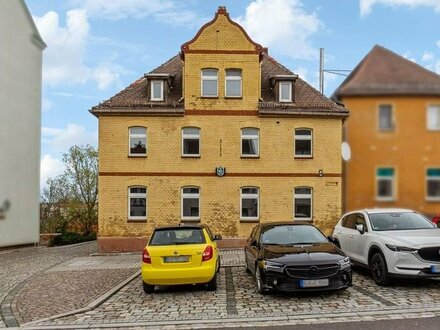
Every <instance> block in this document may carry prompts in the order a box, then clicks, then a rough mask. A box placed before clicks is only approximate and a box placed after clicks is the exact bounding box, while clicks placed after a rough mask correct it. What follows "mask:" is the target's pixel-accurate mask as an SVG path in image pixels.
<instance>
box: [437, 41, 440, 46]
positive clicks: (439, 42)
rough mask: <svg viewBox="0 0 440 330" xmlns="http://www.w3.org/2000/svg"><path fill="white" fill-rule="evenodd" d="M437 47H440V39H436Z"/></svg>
mask: <svg viewBox="0 0 440 330" xmlns="http://www.w3.org/2000/svg"><path fill="white" fill-rule="evenodd" d="M437 47H438V48H440V40H439V41H437Z"/></svg>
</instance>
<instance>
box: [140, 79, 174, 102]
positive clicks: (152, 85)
mask: <svg viewBox="0 0 440 330" xmlns="http://www.w3.org/2000/svg"><path fill="white" fill-rule="evenodd" d="M144 77H145V78H147V95H148V100H149V101H153V102H165V101H166V98H167V95H168V94H169V92H170V90H171V89H172V80H173V78H174V76H173V75H171V74H168V73H146V74H145V75H144Z"/></svg>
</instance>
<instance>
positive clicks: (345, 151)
mask: <svg viewBox="0 0 440 330" xmlns="http://www.w3.org/2000/svg"><path fill="white" fill-rule="evenodd" d="M341 153H342V159H343V160H345V161H348V160H350V158H351V149H350V146H349V144H348V143H347V142H342V145H341Z"/></svg>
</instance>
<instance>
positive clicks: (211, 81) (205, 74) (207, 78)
mask: <svg viewBox="0 0 440 330" xmlns="http://www.w3.org/2000/svg"><path fill="white" fill-rule="evenodd" d="M217 96H218V70H216V69H203V70H202V97H217Z"/></svg>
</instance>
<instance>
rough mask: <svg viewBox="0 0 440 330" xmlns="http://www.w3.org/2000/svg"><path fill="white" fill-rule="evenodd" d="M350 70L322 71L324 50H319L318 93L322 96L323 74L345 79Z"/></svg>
mask: <svg viewBox="0 0 440 330" xmlns="http://www.w3.org/2000/svg"><path fill="white" fill-rule="evenodd" d="M350 72H351V70H334V69H331V70H330V69H328V70H325V69H324V48H319V91H320V92H321V94H324V73H331V74H336V75H338V76H344V77H347V76H348V74H349V73H350Z"/></svg>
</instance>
